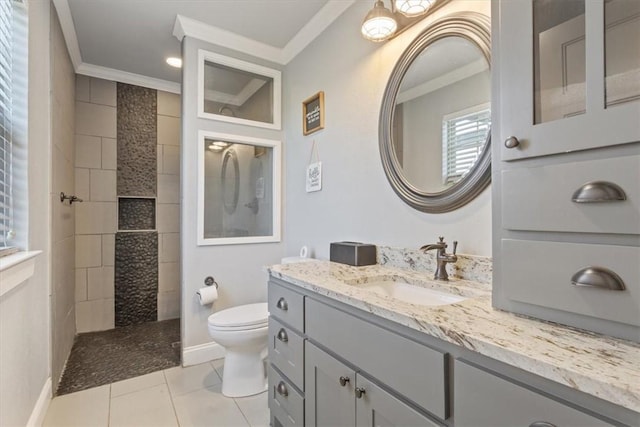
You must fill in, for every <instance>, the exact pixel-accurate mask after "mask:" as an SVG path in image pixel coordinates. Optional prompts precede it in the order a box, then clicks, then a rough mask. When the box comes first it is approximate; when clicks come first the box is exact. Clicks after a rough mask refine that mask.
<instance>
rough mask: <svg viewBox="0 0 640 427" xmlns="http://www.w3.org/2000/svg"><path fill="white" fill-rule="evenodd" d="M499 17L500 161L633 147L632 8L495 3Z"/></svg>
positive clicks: (635, 23)
mask: <svg viewBox="0 0 640 427" xmlns="http://www.w3.org/2000/svg"><path fill="white" fill-rule="evenodd" d="M499 16H500V18H499V19H500V21H499V25H500V38H499V41H498V44H499V55H498V61H499V63H498V67H499V70H500V73H499V82H498V84H499V85H500V131H501V138H502V139H503V140H505V141H501V143H502V144H503V145H502V159H503V160H516V159H519V158H528V157H535V156H543V155H549V154H555V153H563V152H568V151H576V150H584V149H589V148H594V147H602V146H610V145H618V144H626V143H631V142H637V141H639V140H640V124H639V123H640V120H639V119H640V1H638V0H563V1H550V0H531V1H502V2H501V3H500V15H499ZM510 137H515V139H517V141H515V139H513V138H510ZM508 138H509V139H510V140H509V143H507V141H506V140H507V139H508ZM514 142H515V143H514Z"/></svg>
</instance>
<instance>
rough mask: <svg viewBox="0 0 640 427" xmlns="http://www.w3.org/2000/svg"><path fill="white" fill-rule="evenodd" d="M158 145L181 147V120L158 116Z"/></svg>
mask: <svg viewBox="0 0 640 427" xmlns="http://www.w3.org/2000/svg"><path fill="white" fill-rule="evenodd" d="M158 144H160V145H176V146H177V145H180V119H179V118H177V117H169V116H158Z"/></svg>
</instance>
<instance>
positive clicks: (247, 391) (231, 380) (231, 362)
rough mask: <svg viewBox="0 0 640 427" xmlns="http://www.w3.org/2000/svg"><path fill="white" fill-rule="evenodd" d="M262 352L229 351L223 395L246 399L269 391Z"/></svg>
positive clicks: (223, 381) (223, 375)
mask: <svg viewBox="0 0 640 427" xmlns="http://www.w3.org/2000/svg"><path fill="white" fill-rule="evenodd" d="M263 359H264V354H261V352H255V351H254V352H240V351H233V350H227V354H226V355H225V357H224V372H223V373H222V394H223V395H225V396H227V397H245V396H251V395H254V394H258V393H262V392H263V391H266V390H267V376H266V372H265V367H264V361H263Z"/></svg>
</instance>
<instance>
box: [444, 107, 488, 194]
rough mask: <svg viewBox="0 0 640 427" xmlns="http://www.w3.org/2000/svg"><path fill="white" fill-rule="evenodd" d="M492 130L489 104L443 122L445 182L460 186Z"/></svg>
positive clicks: (450, 115)
mask: <svg viewBox="0 0 640 427" xmlns="http://www.w3.org/2000/svg"><path fill="white" fill-rule="evenodd" d="M490 127H491V110H490V109H489V105H488V104H483V105H480V106H477V107H473V108H471V109H467V110H464V111H460V112H457V113H453V114H449V115H447V116H445V117H444V119H443V121H442V182H443V184H452V183H455V182H457V181H458V180H459V179H460V178H461V177H463V176H464V175H465V174H466V173H467V172H469V170H470V169H471V168H472V167H473V165H474V164H475V162H476V160H477V159H478V157H479V156H480V154H481V153H482V150H483V148H484V144H485V141H486V139H487V135H488V132H489V128H490Z"/></svg>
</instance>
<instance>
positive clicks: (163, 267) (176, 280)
mask: <svg viewBox="0 0 640 427" xmlns="http://www.w3.org/2000/svg"><path fill="white" fill-rule="evenodd" d="M158 273H159V274H158V279H159V283H158V292H160V293H162V292H170V291H179V290H180V264H178V263H177V262H161V263H160V269H159V272H158Z"/></svg>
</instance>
